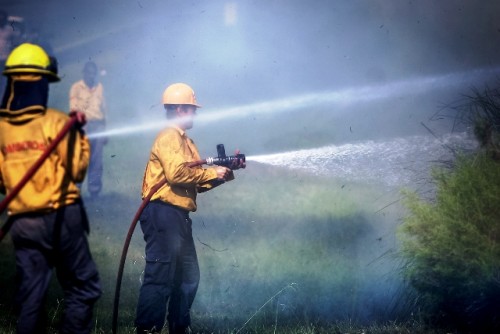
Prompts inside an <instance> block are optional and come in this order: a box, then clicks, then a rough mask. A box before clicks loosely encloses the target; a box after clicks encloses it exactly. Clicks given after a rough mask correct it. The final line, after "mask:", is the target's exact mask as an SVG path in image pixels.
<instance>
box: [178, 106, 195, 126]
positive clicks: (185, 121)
mask: <svg viewBox="0 0 500 334" xmlns="http://www.w3.org/2000/svg"><path fill="white" fill-rule="evenodd" d="M176 114H177V124H178V125H179V126H180V127H181V128H182V129H184V130H188V129H191V128H192V127H193V121H194V116H196V107H195V106H191V105H183V106H179V108H177V112H176Z"/></svg>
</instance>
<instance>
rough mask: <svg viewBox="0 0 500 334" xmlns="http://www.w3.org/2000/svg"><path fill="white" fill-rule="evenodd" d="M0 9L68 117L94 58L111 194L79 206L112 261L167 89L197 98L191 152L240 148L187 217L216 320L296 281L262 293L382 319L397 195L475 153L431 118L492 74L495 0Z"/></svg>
mask: <svg viewBox="0 0 500 334" xmlns="http://www.w3.org/2000/svg"><path fill="white" fill-rule="evenodd" d="M1 7H3V9H5V10H6V11H8V13H9V14H10V15H12V16H19V17H22V18H23V19H24V22H25V24H26V26H27V27H28V28H29V29H34V30H36V31H37V32H39V33H40V36H41V38H42V39H41V41H43V43H42V45H44V46H50V49H51V50H52V52H53V54H54V55H55V56H56V57H57V59H58V60H59V74H60V76H61V77H62V81H61V82H60V83H57V84H54V85H52V86H51V88H50V89H51V95H50V101H49V105H50V106H52V107H55V108H59V109H61V110H67V109H68V105H69V103H68V92H69V88H70V86H71V84H72V83H73V82H75V81H77V80H79V79H80V78H81V72H82V67H83V65H84V64H85V62H86V61H88V60H93V61H95V62H96V63H97V65H98V66H99V70H100V73H101V76H100V80H101V81H102V82H103V84H104V89H105V94H106V98H107V104H108V107H109V115H108V123H107V126H108V130H109V133H106V135H109V136H110V143H109V144H108V145H107V146H106V148H105V155H106V158H105V167H104V168H105V172H104V173H105V180H104V182H105V184H104V188H105V189H104V192H105V196H104V197H103V200H102V201H101V203H98V204H95V203H94V206H92V205H91V204H89V205H88V210H89V214H90V216H91V221H99V220H102V221H105V222H106V224H108V225H102V226H98V227H96V228H95V229H94V231H95V230H96V229H97V234H98V237H107V238H111V239H114V240H115V242H116V245H113V246H110V248H112V249H111V250H109V251H106V252H103V253H106V254H107V253H108V252H109V253H110V254H113V256H114V257H113V263H112V265H111V268H113V269H111V270H114V268H115V267H114V266H115V265H117V261H118V258H117V256H116V254H117V253H119V251H120V247H121V245H122V238H124V237H125V233H126V229H127V227H128V224H129V220H130V219H131V218H132V217H133V213H134V210H135V209H136V207H138V205H139V201H140V186H141V181H142V176H143V172H144V167H145V164H146V161H147V158H148V154H149V150H150V145H151V144H152V142H153V140H154V137H155V135H156V133H157V132H158V129H159V128H160V127H161V125H162V124H164V122H165V116H164V111H163V106H162V105H161V95H162V92H163V90H164V89H165V88H166V87H167V86H168V85H169V84H171V83H174V82H185V83H188V84H189V85H191V86H192V87H193V88H194V90H195V92H196V96H197V99H198V102H199V103H200V104H201V105H202V106H203V107H202V108H201V109H199V110H198V115H199V116H198V118H197V119H196V120H195V126H194V128H193V130H192V131H190V133H189V135H190V136H191V137H192V138H194V140H195V142H196V144H197V145H198V147H199V149H200V153H201V154H202V156H203V157H207V156H213V155H215V154H216V150H215V147H216V144H219V143H224V144H225V146H226V152H227V153H228V154H231V153H232V151H233V150H234V149H240V150H241V152H242V153H245V154H247V155H248V156H249V158H252V159H249V162H248V167H247V169H246V170H240V171H236V172H235V174H236V180H235V181H234V182H231V183H228V184H227V185H224V186H223V187H220V189H219V188H218V189H216V190H214V192H213V193H208V194H207V195H203V196H200V197H201V198H200V203H199V207H200V210H199V212H196V213H195V214H194V215H193V216H194V218H193V221H194V225H195V226H196V227H194V229H195V231H194V232H195V239H197V247H198V249H199V250H200V254H199V255H200V264H201V267H202V268H201V270H202V284H201V285H200V291H199V293H198V296H197V300H196V301H195V307H194V309H195V311H197V312H200V313H203V312H207V313H210V312H214V313H215V312H220V313H222V314H226V315H227V316H228V317H230V316H235V317H238V316H243V317H247V316H248V317H249V316H251V315H252V314H253V312H254V311H255V310H257V309H258V308H259V307H260V306H261V305H262V304H264V303H265V302H266V301H267V300H268V299H269V298H270V297H271V296H273V295H274V294H275V293H276V292H277V291H280V289H282V288H283V287H285V286H288V285H290V289H286V291H284V292H283V293H282V294H280V296H279V298H277V301H276V303H274V304H273V305H274V308H275V309H278V306H280V305H281V306H280V308H279V310H280V314H289V315H292V316H294V317H296V318H298V317H299V314H302V315H303V313H308V315H309V316H311V317H314V316H317V315H318V314H320V315H321V317H322V318H324V319H346V318H349V319H355V320H360V321H373V320H377V319H379V320H380V319H382V320H385V319H393V318H391V317H392V316H393V314H392V313H391V310H392V308H393V307H394V303H395V301H396V300H397V298H398V297H399V295H398V293H399V292H398V291H399V287H400V284H401V281H400V279H399V278H398V277H397V270H396V269H395V267H397V261H395V260H394V258H388V257H387V254H389V255H394V254H395V253H396V250H397V241H396V237H395V230H396V228H397V225H398V224H399V222H400V219H401V217H402V215H403V214H404V209H403V208H402V207H401V205H400V202H399V201H400V195H399V191H400V188H402V187H409V188H415V189H417V188H418V187H419V186H420V185H421V181H422V178H425V179H426V181H427V178H428V175H429V174H428V173H429V170H430V168H431V167H432V164H431V163H432V161H437V160H440V159H442V158H443V157H446V156H448V155H447V154H449V151H447V150H446V148H445V147H443V145H442V143H443V140H445V141H446V140H452V141H453V143H454V144H457V141H458V142H459V143H458V144H460V142H461V140H462V139H463V140H464V143H465V144H466V145H468V146H469V147H470V146H473V143H471V142H470V141H467V140H466V139H465V138H468V137H467V136H466V135H463V137H460V136H461V135H460V136H459V137H455V136H453V135H451V134H450V132H451V130H452V125H453V123H452V120H450V119H442V120H439V121H431V118H432V116H433V115H435V114H436V112H437V111H438V110H440V108H442V107H443V106H446V105H447V104H448V103H450V102H452V101H455V100H457V99H459V98H461V97H462V94H467V93H469V91H470V89H471V88H472V87H478V88H483V87H484V86H485V85H494V84H496V83H497V79H498V73H499V71H500V57H499V55H500V2H498V1H493V0H485V1H469V0H441V1H434V0H420V1H399V0H373V1H362V0H338V1H332V0H315V1H304V0H253V1H235V0H234V1H229V0H226V1H222V0H210V1H194V0H193V1H191V0H190V1H186V0H182V1H181V0H140V1H129V0H87V1H56V0H45V1H29V0H6V1H2V5H1ZM422 124H425V125H426V126H428V128H431V129H433V131H434V134H433V135H432V134H430V133H429V131H428V128H426V127H423V126H422ZM461 131H467V129H461ZM436 137H437V138H436ZM450 138H451V139H450ZM325 147H326V148H328V149H327V150H325V149H324V148H325ZM321 148H323V150H322V151H321V150H320V149H321ZM317 149H319V151H315V150H317ZM301 152H302V153H304V152H306V153H304V154H305V155H303V154H302V153H301ZM292 162H293V163H295V164H296V165H293V164H292ZM408 171H411V173H408ZM420 172H425V174H422V173H420ZM398 173H400V174H398ZM372 181H376V182H372ZM386 181H387V182H386ZM85 191H86V190H85V188H83V192H84V196H87V194H86V192H85ZM106 199H109V201H106ZM117 231H120V232H119V233H118V232H117ZM117 234H119V235H117ZM116 240H117V241H116ZM143 248H144V245H143V243H142V236H141V232H140V231H139V229H138V230H137V231H136V235H135V239H134V244H133V245H132V249H131V253H130V262H128V264H127V265H128V267H127V270H128V278H127V279H126V280H125V283H124V289H126V290H129V291H128V292H127V294H130V293H131V294H132V295H131V296H129V297H128V299H127V297H124V303H125V304H126V305H127V306H128V307H129V308H130V309H132V310H133V309H134V307H135V302H136V295H134V292H130V291H138V286H139V282H140V278H141V271H142V269H143V258H142V256H143ZM110 256H111V255H110ZM112 274H114V272H113V273H112ZM112 274H110V275H112ZM113 279H114V277H112V278H111V279H110V281H111V282H112V283H114V281H113ZM112 283H110V286H109V287H108V288H109V290H108V295H109V294H111V291H113V290H112V288H113V287H112V286H111V284H112ZM292 283H293V285H291V284H292ZM278 302H279V303H278ZM277 303H278V304H277ZM132 312H133V311H132ZM237 312H239V313H238V314H236V313H237ZM276 312H277V311H276ZM242 314H243V315H242ZM124 317H125V315H124ZM132 317H133V316H130V315H129V317H128V318H127V319H125V320H124V321H128V322H129V323H130V322H131V321H132V320H131V319H132ZM243 320H245V319H243ZM241 323H242V322H240V324H241Z"/></svg>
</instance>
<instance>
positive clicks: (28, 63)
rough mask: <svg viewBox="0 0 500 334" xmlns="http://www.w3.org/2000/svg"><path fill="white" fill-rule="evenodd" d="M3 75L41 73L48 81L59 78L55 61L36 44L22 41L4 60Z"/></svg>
mask: <svg viewBox="0 0 500 334" xmlns="http://www.w3.org/2000/svg"><path fill="white" fill-rule="evenodd" d="M2 73H3V74H4V75H12V74H31V73H32V74H43V75H46V76H47V77H48V78H49V81H50V82H55V81H59V80H61V79H60V78H59V77H58V76H57V61H56V59H55V58H53V57H49V56H48V55H47V53H46V52H45V51H44V50H43V49H42V48H41V47H40V46H38V45H35V44H30V43H23V44H21V45H19V46H18V47H16V48H15V49H14V50H12V52H11V53H10V54H9V57H8V58H7V61H6V62H5V70H4V71H3V72H2Z"/></svg>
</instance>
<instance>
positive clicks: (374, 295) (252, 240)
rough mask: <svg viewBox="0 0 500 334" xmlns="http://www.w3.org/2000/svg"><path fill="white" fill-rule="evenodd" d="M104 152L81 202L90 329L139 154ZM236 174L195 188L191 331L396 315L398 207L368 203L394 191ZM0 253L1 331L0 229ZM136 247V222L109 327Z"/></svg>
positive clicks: (7, 312) (6, 327)
mask: <svg viewBox="0 0 500 334" xmlns="http://www.w3.org/2000/svg"><path fill="white" fill-rule="evenodd" d="M118 144H119V143H115V145H118ZM137 145H141V144H140V143H137ZM107 149H108V150H109V151H110V152H111V153H110V154H109V156H108V165H107V170H106V179H105V191H104V193H103V196H102V198H101V199H100V200H98V201H95V202H93V201H90V200H86V206H87V211H88V213H89V217H90V220H91V225H92V227H91V234H90V237H89V240H90V243H91V248H92V252H93V255H94V258H95V260H96V262H97V263H98V266H99V269H100V273H101V278H102V283H103V290H104V294H103V296H102V298H101V299H100V301H99V302H98V304H97V306H96V309H95V332H96V333H106V332H109V331H110V327H111V316H112V314H111V311H112V305H113V298H114V288H115V282H116V274H117V268H118V263H119V259H120V255H121V250H122V245H123V241H124V239H125V236H126V233H127V230H128V227H129V226H130V224H131V221H132V218H133V216H134V214H135V211H136V210H137V208H138V207H139V205H140V198H139V186H140V180H141V177H142V168H143V166H142V161H140V159H133V158H130V157H129V156H127V155H124V156H123V157H122V156H121V155H120V154H118V153H116V152H117V151H114V150H113V145H110V146H109V147H108V148H107ZM112 156H113V157H112ZM120 159H122V160H120ZM128 159H131V160H128ZM143 161H144V160H143ZM110 162H113V163H110ZM124 166H127V168H124ZM132 175H135V177H133V176H132ZM236 178H237V179H236V180H235V181H234V182H231V183H228V184H227V185H224V186H222V187H219V188H217V189H215V190H213V191H212V192H211V193H207V194H202V195H200V197H199V211H198V212H196V213H194V214H192V218H193V223H194V224H193V233H194V238H195V241H196V243H197V249H198V256H199V261H200V267H201V273H202V277H201V283H200V288H199V292H198V295H197V298H196V300H195V304H194V305H193V319H194V321H193V322H194V324H193V329H194V330H195V331H197V332H203V333H212V332H213V333H237V332H238V331H239V332H242V333H265V332H271V331H272V332H282V333H285V332H286V333H323V332H324V333H326V332H330V333H331V332H334V333H335V332H338V333H346V332H349V331H351V332H352V333H355V332H356V333H358V332H359V333H361V332H362V331H366V330H368V329H369V328H373V329H372V330H373V332H375V331H376V330H377V329H376V328H377V327H378V328H387V327H386V326H388V325H387V324H390V323H391V321H392V322H393V321H397V320H398V317H400V315H399V313H398V312H399V311H398V299H399V298H400V296H401V291H400V281H399V278H398V276H397V272H396V267H397V260H395V259H394V257H393V256H392V255H393V254H395V252H396V247H397V245H396V241H395V239H394V234H393V231H394V228H395V226H396V225H397V223H398V216H399V215H400V214H401V212H400V208H398V207H397V205H396V206H390V207H389V209H385V210H382V211H379V209H380V208H381V207H384V205H385V204H386V203H389V202H391V201H392V200H393V198H391V197H393V196H395V192H393V191H388V192H381V191H380V189H378V188H377V187H373V186H367V185H359V184H356V183H346V182H339V181H337V180H333V179H332V180H325V179H323V178H316V177H314V176H311V175H307V174H304V173H300V172H296V171H287V170H282V169H280V168H270V167H267V166H265V165H259V164H249V166H248V168H247V169H246V170H240V171H237V172H236ZM126 180H133V182H126ZM83 190H84V194H85V187H84V188H83ZM384 191H387V190H386V189H385V190H384ZM85 199H86V198H85ZM0 251H1V254H2V256H1V258H0V261H1V262H0V271H1V273H2V275H1V277H2V278H1V284H2V290H3V291H4V292H3V293H2V295H1V297H0V308H1V311H2V312H1V314H2V316H1V322H0V326H1V327H0V328H2V333H4V332H5V333H9V332H12V330H13V328H14V318H13V315H12V310H11V308H10V305H11V300H12V296H13V286H14V263H13V250H12V245H11V244H10V240H9V237H7V238H6V239H5V240H4V242H2V244H1V245H0ZM143 255H144V242H143V241H142V233H141V231H140V228H137V230H136V231H135V234H134V237H133V239H132V243H131V247H130V249H129V253H128V257H127V262H126V266H125V274H124V278H123V285H122V290H121V303H120V313H119V326H120V332H124V333H129V332H130V333H132V332H133V328H132V324H133V318H134V312H135V303H136V301H137V295H138V290H139V286H140V281H141V273H142V270H143V267H144V259H143ZM61 309H62V296H61V293H60V291H59V288H58V286H57V284H56V282H55V280H54V282H53V284H52V286H51V289H50V291H49V296H48V300H47V311H48V316H49V320H50V323H51V324H52V325H53V326H55V325H56V324H57V320H58V317H59V315H60V313H61ZM404 321H406V319H405V320H404ZM376 324H378V325H376ZM380 324H382V325H380ZM390 326H391V327H392V328H393V330H394V333H405V331H406V332H409V331H411V332H415V331H414V330H415V328H413V329H411V328H410V327H411V326H414V325H410V323H406V322H404V325H402V326H401V327H398V326H399V325H395V324H394V325H390ZM408 326H410V327H408ZM396 328H400V330H401V331H398V330H397V329H396ZM380 330H381V329H380Z"/></svg>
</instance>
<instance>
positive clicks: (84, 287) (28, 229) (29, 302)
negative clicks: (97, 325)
mask: <svg viewBox="0 0 500 334" xmlns="http://www.w3.org/2000/svg"><path fill="white" fill-rule="evenodd" d="M3 74H4V75H5V76H7V79H8V84H7V87H6V89H5V92H4V96H3V100H2V104H1V106H0V191H1V192H2V193H4V194H9V192H10V191H11V190H12V189H13V188H14V187H15V186H16V185H17V184H18V183H19V181H20V180H21V179H22V178H23V176H24V175H25V174H26V172H27V170H28V169H29V168H30V167H31V166H32V165H33V164H34V163H35V161H36V160H37V159H38V158H39V157H40V156H41V155H42V153H43V152H44V150H45V149H46V148H47V146H49V145H50V142H51V140H53V139H54V138H55V137H56V136H57V135H58V133H59V132H60V131H61V130H62V128H63V127H64V126H65V124H66V123H67V122H68V120H69V116H68V115H67V114H65V113H63V112H61V111H58V110H54V109H50V108H47V100H48V90H49V83H50V82H55V81H59V77H58V76H57V64H56V62H55V59H54V58H51V57H49V56H48V55H47V54H46V52H45V51H44V50H43V49H42V48H41V47H39V46H38V45H34V44H29V43H24V44H21V45H20V46H18V47H17V48H15V49H14V50H13V51H12V52H11V53H10V55H9V57H8V58H7V61H6V63H5V70H4V71H3ZM81 115H82V114H80V113H77V117H78V119H79V120H80V125H81V123H84V118H83V117H82V116H81ZM89 155H90V149H89V142H88V139H87V137H86V136H85V134H84V133H83V132H82V131H81V130H79V129H77V128H74V129H72V130H70V131H69V133H68V134H67V135H66V136H65V137H64V139H63V140H62V141H61V142H60V143H59V145H58V146H57V148H56V149H55V150H54V151H53V152H52V154H50V155H49V156H48V158H47V159H46V160H45V162H44V163H43V164H42V166H41V168H40V169H39V170H38V171H37V172H36V173H35V174H34V176H33V177H32V178H31V179H30V180H29V182H28V183H27V184H26V186H24V188H22V190H21V191H20V192H19V194H18V196H16V197H15V198H14V199H13V200H12V201H11V202H10V203H9V206H8V215H9V220H11V223H12V228H11V230H10V232H11V236H12V241H13V244H14V248H15V256H16V270H17V271H16V274H17V278H18V279H17V280H16V282H17V284H18V287H17V291H16V297H15V311H16V314H17V316H18V322H17V333H37V332H39V331H43V327H44V321H45V319H44V312H43V309H44V305H43V301H44V297H45V294H46V291H47V287H48V285H49V282H50V278H51V275H52V271H53V269H54V268H55V269H56V273H57V278H58V281H59V283H60V285H61V287H62V289H63V292H64V308H65V309H64V313H63V318H62V320H61V322H62V323H61V332H62V333H90V329H91V320H92V310H93V305H94V303H95V301H97V299H98V298H99V296H100V295H101V288H100V281H99V274H98V271H97V268H96V265H95V263H94V261H93V259H92V256H91V254H90V250H89V247H88V242H87V233H88V232H89V224H88V221H87V216H86V213H85V209H84V207H83V204H82V202H81V199H80V190H79V188H78V187H77V183H80V182H82V181H83V179H84V177H85V173H86V170H87V166H88V163H89Z"/></svg>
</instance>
